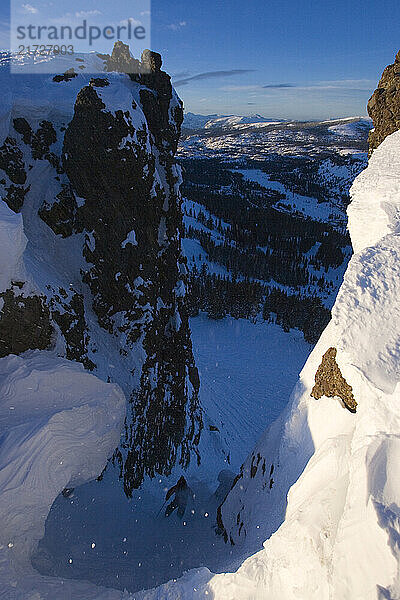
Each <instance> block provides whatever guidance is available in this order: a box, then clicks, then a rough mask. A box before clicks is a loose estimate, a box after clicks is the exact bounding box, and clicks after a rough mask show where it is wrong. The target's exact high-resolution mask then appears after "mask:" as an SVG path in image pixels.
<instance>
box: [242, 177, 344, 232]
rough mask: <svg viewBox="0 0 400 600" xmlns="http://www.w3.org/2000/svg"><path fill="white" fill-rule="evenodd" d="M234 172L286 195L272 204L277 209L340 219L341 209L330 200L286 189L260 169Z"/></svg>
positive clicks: (319, 218)
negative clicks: (320, 199) (326, 200)
mask: <svg viewBox="0 0 400 600" xmlns="http://www.w3.org/2000/svg"><path fill="white" fill-rule="evenodd" d="M233 172H234V173H235V172H237V173H241V174H242V175H243V177H244V178H245V179H247V180H248V181H254V182H255V183H258V184H259V185H261V186H263V187H264V188H267V189H270V190H276V191H277V192H280V193H282V194H284V195H285V196H286V197H285V198H283V199H282V200H279V202H277V203H276V204H275V205H274V208H276V209H277V210H286V211H288V212H290V213H293V211H298V212H299V213H300V214H301V215H303V216H304V217H310V218H312V219H314V220H316V221H323V222H331V221H332V220H337V221H340V222H341V221H342V220H343V219H342V212H343V211H342V210H340V209H339V208H336V207H335V206H334V205H333V204H332V203H331V202H318V200H317V198H313V197H311V196H302V195H300V194H297V193H294V192H292V191H290V190H288V189H287V188H286V187H285V186H284V185H283V184H282V183H280V182H279V181H272V180H271V179H270V176H269V175H268V174H267V173H264V171H261V170H260V169H238V170H235V171H233Z"/></svg>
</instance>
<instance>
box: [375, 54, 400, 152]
mask: <svg viewBox="0 0 400 600" xmlns="http://www.w3.org/2000/svg"><path fill="white" fill-rule="evenodd" d="M368 114H369V116H370V117H371V119H372V120H373V123H374V129H373V130H372V131H371V132H370V134H369V153H370V155H371V154H372V152H373V151H374V150H375V149H376V148H377V147H378V146H379V144H381V143H382V142H383V140H384V139H385V138H386V137H387V136H388V135H390V134H391V133H393V132H395V131H397V130H398V129H400V51H399V52H398V53H397V55H396V58H395V60H394V63H393V64H392V65H389V66H388V67H386V69H385V70H384V71H383V73H382V77H381V79H380V81H379V83H378V87H377V89H376V90H375V92H374V93H373V94H372V96H371V98H370V99H369V102H368Z"/></svg>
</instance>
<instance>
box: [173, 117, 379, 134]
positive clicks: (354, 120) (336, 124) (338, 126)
mask: <svg viewBox="0 0 400 600" xmlns="http://www.w3.org/2000/svg"><path fill="white" fill-rule="evenodd" d="M300 123H304V124H306V123H309V124H311V123H313V124H314V125H317V124H321V125H322V124H323V125H325V126H326V125H329V123H331V124H332V130H331V131H332V133H338V134H339V135H350V136H352V135H354V133H356V131H357V132H360V131H362V130H364V131H365V130H369V129H371V127H372V121H371V119H369V118H368V117H359V116H356V117H346V118H343V119H330V120H325V121H293V120H292V121H290V120H287V119H274V118H268V117H264V116H262V115H259V114H254V115H250V116H241V115H218V114H212V115H197V114H195V113H192V112H188V113H185V116H184V121H183V128H184V129H187V130H192V131H193V130H194V131H199V130H209V131H210V130H225V131H226V130H236V131H237V130H242V129H262V128H264V127H270V126H274V125H281V126H282V125H287V126H291V127H292V126H293V125H299V124H300Z"/></svg>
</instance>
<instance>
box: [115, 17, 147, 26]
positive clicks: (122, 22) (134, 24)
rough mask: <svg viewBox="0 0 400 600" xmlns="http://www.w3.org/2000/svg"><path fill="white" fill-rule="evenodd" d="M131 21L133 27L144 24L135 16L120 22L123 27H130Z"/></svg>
mask: <svg viewBox="0 0 400 600" xmlns="http://www.w3.org/2000/svg"><path fill="white" fill-rule="evenodd" d="M129 23H130V24H131V25H132V27H138V26H139V25H142V22H141V21H138V20H137V19H134V18H133V17H129V19H124V20H123V21H120V22H119V24H120V25H121V26H123V27H128V25H129Z"/></svg>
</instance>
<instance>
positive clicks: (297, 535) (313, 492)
mask: <svg viewBox="0 0 400 600" xmlns="http://www.w3.org/2000/svg"><path fill="white" fill-rule="evenodd" d="M351 196H352V203H351V205H350V207H349V228H350V234H351V238H352V242H353V246H354V251H355V254H354V256H353V258H352V259H351V261H350V263H349V266H348V269H347V272H346V275H345V278H344V282H343V284H342V286H341V289H340V292H339V295H338V297H337V301H336V303H335V306H334V309H333V313H332V321H331V323H330V324H329V325H328V327H327V328H326V330H325V331H324V333H323V335H322V337H321V339H320V341H319V342H318V344H317V345H316V347H315V349H314V350H313V352H312V354H311V355H310V357H309V359H308V361H307V363H306V365H305V367H304V369H303V370H302V372H301V374H300V378H299V382H298V384H297V385H296V387H295V389H294V391H293V394H292V397H291V401H290V402H289V405H288V408H287V410H286V411H285V412H284V414H283V415H282V416H281V418H280V419H279V420H278V421H277V422H275V423H274V424H273V425H272V426H271V427H270V428H269V429H268V430H267V431H266V432H265V434H264V435H263V436H262V439H261V440H260V441H259V443H258V445H257V447H256V448H255V450H254V451H253V453H252V454H251V455H250V456H249V458H248V459H247V461H246V462H245V463H244V465H243V468H242V471H241V473H240V475H239V477H238V478H237V481H236V484H235V485H234V487H233V489H232V491H231V492H230V493H229V495H228V497H227V498H226V500H225V502H224V503H223V505H222V508H221V511H220V522H219V525H220V528H221V530H223V533H224V534H225V536H226V539H227V543H228V544H229V543H232V544H235V545H238V544H242V546H243V553H244V554H247V555H250V554H253V553H254V551H255V549H256V548H257V547H258V548H260V547H261V546H262V545H263V549H262V550H260V551H258V552H256V553H255V554H253V555H252V556H250V558H248V559H247V560H246V561H245V562H244V563H243V564H242V565H241V566H240V567H239V569H238V570H237V572H236V573H227V574H221V575H215V576H212V575H211V574H210V573H209V572H207V570H206V569H201V570H200V571H198V572H197V573H189V574H188V575H187V576H185V577H184V578H182V579H181V580H179V581H178V582H176V583H175V582H171V583H168V584H166V585H165V586H162V587H161V588H158V589H157V590H155V591H153V592H148V593H144V594H143V595H138V596H137V598H140V600H143V599H146V600H150V599H157V600H161V599H170V598H171V599H172V598H174V599H176V598H182V599H183V598H185V600H188V599H190V598H196V599H199V598H202V599H203V598H204V599H206V598H210V597H211V598H215V600H250V599H251V600H276V599H277V598H279V599H280V600H294V599H296V600H313V599H318V600H332V599H337V598H340V599H341V600H361V599H362V600H372V599H377V598H399V597H400V581H399V575H398V573H399V564H400V561H399V559H400V551H399V543H398V540H399V539H400V538H399V536H400V521H399V519H400V466H399V465H400V435H399V432H400V385H399V381H400V330H399V324H400V305H399V297H400V278H399V264H400V238H399V226H400V221H399V219H400V217H399V215H400V132H396V133H394V134H392V135H391V136H390V137H388V138H387V139H386V140H385V141H384V142H383V143H382V145H381V146H380V147H379V148H378V149H377V150H375V151H374V154H373V156H372V158H371V160H370V163H369V166H368V168H367V169H366V170H365V171H364V172H363V173H361V175H359V176H358V178H357V179H356V181H355V183H354V185H353V187H352V190H351ZM330 348H335V349H336V358H335V359H333V358H332V360H335V365H334V366H335V368H333V367H332V364H330V365H329V364H327V362H326V359H325V361H324V360H323V356H324V354H325V353H326V352H327V351H328V350H329V349H330ZM334 354H335V353H334V352H332V357H333V356H334ZM320 365H322V367H321V369H320V371H319V373H320V374H322V377H323V378H324V381H323V382H322V384H323V385H324V386H325V391H326V393H327V394H329V395H331V394H332V395H333V394H334V393H335V394H338V395H336V396H333V397H327V396H325V395H324V396H322V397H321V398H320V399H319V400H317V399H316V398H314V397H313V396H312V395H311V393H312V392H313V389H314V386H315V375H316V373H317V370H318V368H319V367H320ZM339 372H340V377H341V379H340V377H339V378H338V374H339ZM335 378H336V379H335ZM338 382H339V383H338ZM344 382H346V384H347V386H350V387H351V388H352V390H351V393H352V394H353V396H354V399H355V402H356V403H357V408H356V412H351V411H350V410H348V409H347V408H346V407H345V404H344V402H343V401H342V400H341V399H340V398H339V394H341V395H342V396H345V395H346V394H345V392H346V390H347V391H348V390H349V388H348V387H346V386H344ZM320 383H321V382H320ZM335 385H336V387H334V386H335ZM332 386H333V387H332ZM329 390H331V391H329ZM314 395H317V396H318V394H316V393H314ZM264 540H266V541H264ZM263 542H264V543H263Z"/></svg>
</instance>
